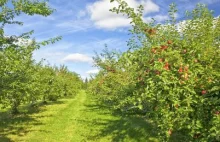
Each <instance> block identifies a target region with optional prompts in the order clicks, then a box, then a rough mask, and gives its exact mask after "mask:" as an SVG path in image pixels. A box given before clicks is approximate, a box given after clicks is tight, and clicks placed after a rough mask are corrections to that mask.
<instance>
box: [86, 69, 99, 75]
mask: <svg viewBox="0 0 220 142" xmlns="http://www.w3.org/2000/svg"><path fill="white" fill-rule="evenodd" d="M98 72H99V70H98V69H94V70H89V71H87V72H86V73H87V74H95V73H98Z"/></svg>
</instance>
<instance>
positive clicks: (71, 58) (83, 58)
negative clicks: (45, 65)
mask: <svg viewBox="0 0 220 142" xmlns="http://www.w3.org/2000/svg"><path fill="white" fill-rule="evenodd" d="M63 61H64V62H88V63H91V62H93V59H92V58H91V57H89V56H87V55H85V54H80V53H74V54H69V55H67V56H66V57H64V58H63Z"/></svg>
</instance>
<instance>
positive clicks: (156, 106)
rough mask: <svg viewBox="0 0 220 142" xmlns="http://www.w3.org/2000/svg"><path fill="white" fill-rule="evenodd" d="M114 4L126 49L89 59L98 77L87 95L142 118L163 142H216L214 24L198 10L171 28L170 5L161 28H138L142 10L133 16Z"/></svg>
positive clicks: (219, 79) (219, 44)
mask: <svg viewBox="0 0 220 142" xmlns="http://www.w3.org/2000/svg"><path fill="white" fill-rule="evenodd" d="M116 1H117V2H118V3H119V7H118V8H113V9H112V11H113V12H116V13H123V14H125V15H127V16H128V17H129V18H130V19H131V20H132V27H133V28H132V30H131V34H132V35H133V37H132V38H131V40H130V41H129V42H128V46H129V47H130V49H129V50H128V51H127V52H124V53H122V54H119V53H115V52H109V51H107V52H104V53H103V54H102V55H101V56H97V57H96V58H94V59H95V62H96V65H97V66H98V67H99V68H100V72H99V74H97V75H96V76H95V77H94V78H93V79H92V80H91V81H90V85H89V92H90V93H93V94H96V95H98V96H99V97H100V98H101V99H102V100H104V101H105V102H110V103H111V104H112V105H113V106H114V107H115V108H117V109H120V110H121V111H122V112H129V113H134V114H138V113H142V114H144V115H146V116H147V117H148V118H149V119H150V120H152V121H153V123H155V124H156V125H157V127H158V136H159V137H160V138H161V140H163V141H168V140H169V138H170V136H172V135H174V134H175V133H176V132H182V133H183V134H184V135H185V137H186V139H187V141H197V140H199V141H219V140H220V64H219V61H220V18H215V17H213V14H212V12H210V11H209V10H208V9H207V8H206V6H204V5H202V4H198V5H197V7H196V8H195V9H194V10H193V11H192V12H188V13H187V14H186V20H185V21H184V22H180V23H177V22H176V19H175V13H176V12H177V9H176V7H175V5H174V4H171V6H170V11H169V15H170V20H168V21H167V23H165V24H157V23H155V22H152V23H144V22H143V20H142V14H143V13H142V11H143V7H142V6H140V7H139V9H138V10H137V11H138V12H135V11H134V9H132V8H130V7H128V5H127V3H126V2H125V1H122V0H116ZM112 2H114V0H113V1H112Z"/></svg>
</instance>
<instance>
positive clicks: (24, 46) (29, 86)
mask: <svg viewBox="0 0 220 142" xmlns="http://www.w3.org/2000/svg"><path fill="white" fill-rule="evenodd" d="M52 12H53V9H50V8H49V7H48V6H47V4H46V2H45V1H43V2H41V1H32V0H0V24H1V25H0V106H1V107H2V108H5V107H11V110H12V113H17V112H18V106H19V105H20V104H26V103H32V104H33V103H35V102H36V101H38V100H43V101H47V100H51V101H55V100H57V99H58V98H59V97H62V96H68V95H74V94H76V93H77V91H78V90H79V89H80V88H81V85H82V81H81V79H80V77H79V76H78V75H77V74H76V73H73V72H70V71H68V69H67V68H66V67H65V66H61V67H52V66H49V65H43V63H42V62H40V63H37V62H36V61H34V60H33V59H32V54H33V52H34V51H35V50H37V49H39V48H40V46H41V45H46V44H49V43H54V42H55V41H57V40H59V39H60V37H57V38H54V39H50V40H48V41H44V42H41V43H36V42H35V41H34V40H32V39H30V35H31V34H32V33H33V31H31V32H28V33H22V34H21V35H18V36H6V35H5V33H4V27H5V26H6V25H8V24H18V25H22V22H20V21H14V20H13V19H14V18H15V16H19V15H20V14H27V15H34V14H38V15H43V16H48V15H50V14H51V13H52Z"/></svg>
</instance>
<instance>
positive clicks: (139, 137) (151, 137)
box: [79, 102, 157, 142]
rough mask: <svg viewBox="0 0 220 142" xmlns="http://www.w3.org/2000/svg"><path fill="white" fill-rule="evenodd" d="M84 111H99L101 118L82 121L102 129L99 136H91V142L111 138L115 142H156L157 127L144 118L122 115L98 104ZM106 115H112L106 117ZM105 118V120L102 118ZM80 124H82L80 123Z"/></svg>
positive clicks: (93, 104)
mask: <svg viewBox="0 0 220 142" xmlns="http://www.w3.org/2000/svg"><path fill="white" fill-rule="evenodd" d="M84 111H97V113H98V115H99V116H100V118H96V119H90V120H81V121H87V122H81V123H86V124H89V125H91V126H92V127H98V128H101V129H99V130H98V131H99V132H98V134H96V135H93V136H90V137H89V138H88V139H89V140H96V139H97V138H102V137H111V141H113V142H121V141H137V142H142V141H144V142H146V141H148V142H155V141H157V139H156V133H155V131H156V127H155V126H154V125H153V124H152V123H150V122H149V121H147V120H146V119H145V118H144V117H143V116H138V115H122V114H121V113H120V112H117V111H113V110H111V107H110V106H108V105H105V104H99V103H97V102H95V103H91V104H89V105H86V110H84ZM106 115H111V116H113V118H112V117H111V116H110V117H109V118H108V117H105V116H106ZM102 116H103V118H102ZM79 123H80V122H79ZM94 129H95V128H94Z"/></svg>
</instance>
